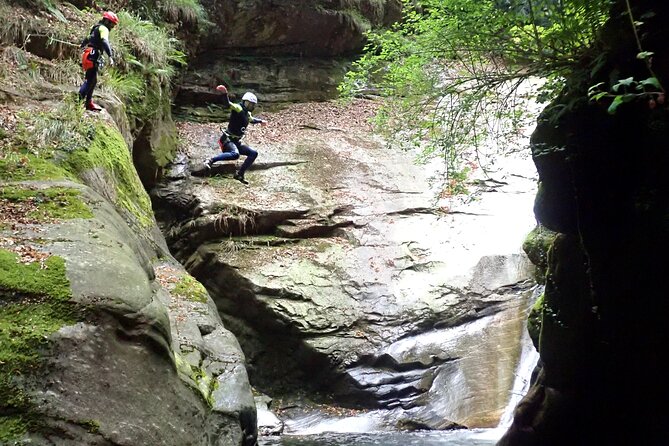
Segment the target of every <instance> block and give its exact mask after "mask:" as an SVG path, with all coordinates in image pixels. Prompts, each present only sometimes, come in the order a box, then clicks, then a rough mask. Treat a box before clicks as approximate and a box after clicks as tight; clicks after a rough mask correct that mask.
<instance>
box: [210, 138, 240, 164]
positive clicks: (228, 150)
mask: <svg viewBox="0 0 669 446" xmlns="http://www.w3.org/2000/svg"><path fill="white" fill-rule="evenodd" d="M237 158H239V149H237V145H236V144H235V143H234V142H232V141H228V142H226V143H225V144H224V145H223V153H221V154H219V155H216V156H215V157H213V158H212V159H211V161H210V162H212V163H215V162H216V161H228V160H236V159H237Z"/></svg>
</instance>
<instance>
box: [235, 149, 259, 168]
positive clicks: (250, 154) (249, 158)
mask: <svg viewBox="0 0 669 446" xmlns="http://www.w3.org/2000/svg"><path fill="white" fill-rule="evenodd" d="M239 153H240V154H242V155H246V159H245V160H244V162H243V163H242V167H240V168H239V172H238V173H239V175H241V176H244V172H246V169H248V168H249V167H251V164H253V162H254V161H255V160H256V158H258V152H256V151H255V150H253V149H252V148H250V147H249V146H247V145H245V144H241V145H240V146H239Z"/></svg>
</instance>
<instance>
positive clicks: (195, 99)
mask: <svg viewBox="0 0 669 446" xmlns="http://www.w3.org/2000/svg"><path fill="white" fill-rule="evenodd" d="M203 4H204V5H205V9H206V10H207V11H210V19H211V20H212V21H213V22H214V25H215V26H214V27H213V29H212V30H211V31H210V32H209V33H208V34H206V35H205V36H203V37H202V38H201V41H200V46H199V48H198V50H197V51H195V53H196V54H194V55H193V57H192V60H191V61H189V66H190V67H192V68H191V69H189V71H188V72H187V73H186V74H185V76H184V80H183V83H182V85H181V86H180V88H179V91H178V94H177V97H176V104H177V105H179V106H181V107H184V108H187V109H188V108H192V107H200V108H201V107H203V106H204V105H206V104H207V103H212V104H216V103H218V102H219V101H220V95H216V94H215V92H214V91H213V87H215V86H216V85H218V84H221V83H224V84H226V85H228V86H231V87H232V90H233V91H237V90H239V91H240V92H243V90H252V91H254V92H255V93H257V94H258V95H259V97H260V100H261V102H263V103H266V104H267V103H269V104H282V103H286V102H304V101H314V100H316V101H322V100H326V99H332V98H333V97H335V96H336V88H337V85H338V84H339V82H341V79H342V78H343V75H344V73H345V72H346V69H347V67H348V66H349V64H350V60H351V57H350V56H352V55H354V54H356V53H358V52H359V51H360V50H361V49H362V47H363V45H364V43H365V36H364V33H365V32H366V31H369V30H370V29H372V28H378V27H381V26H388V25H390V24H392V23H394V22H396V21H397V20H399V19H400V17H401V2H400V1H398V0H319V1H306V0H300V1H288V0H279V1H271V2H267V1H246V0H244V1H242V0H235V1H227V0H207V1H204V2H203ZM186 111H188V112H189V113H192V110H186ZM210 112H211V110H207V111H206V113H210ZM198 113H199V114H202V113H205V110H202V109H200V110H198Z"/></svg>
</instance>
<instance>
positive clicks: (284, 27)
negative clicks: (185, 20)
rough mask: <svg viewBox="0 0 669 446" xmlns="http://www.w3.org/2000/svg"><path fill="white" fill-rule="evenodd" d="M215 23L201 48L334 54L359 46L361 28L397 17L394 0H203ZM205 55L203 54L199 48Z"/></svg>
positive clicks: (230, 51)
mask: <svg viewBox="0 0 669 446" xmlns="http://www.w3.org/2000/svg"><path fill="white" fill-rule="evenodd" d="M202 4H203V6H204V7H205V9H206V10H207V11H210V20H211V21H212V22H214V24H215V25H216V26H215V27H214V28H213V29H212V30H211V32H210V33H209V34H208V35H207V36H205V37H203V38H202V48H201V50H202V52H203V53H209V52H222V53H227V54H233V55H240V54H243V55H279V54H281V55H292V56H305V57H314V56H339V55H342V54H347V53H353V52H356V51H359V50H360V49H362V45H363V43H364V36H363V34H364V33H365V32H366V31H368V30H370V29H371V28H372V27H376V26H381V25H389V24H391V23H394V22H395V21H397V20H398V19H399V18H400V11H401V3H400V2H399V1H398V0H317V1H309V0H297V1H290V0H274V1H271V2H267V1H262V0H251V1H248V0H233V1H226V0H205V1H203V2H202ZM205 56H206V54H205Z"/></svg>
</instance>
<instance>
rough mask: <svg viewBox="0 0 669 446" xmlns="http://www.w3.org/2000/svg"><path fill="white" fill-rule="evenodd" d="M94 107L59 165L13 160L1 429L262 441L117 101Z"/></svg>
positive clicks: (0, 296) (242, 375) (239, 357)
mask: <svg viewBox="0 0 669 446" xmlns="http://www.w3.org/2000/svg"><path fill="white" fill-rule="evenodd" d="M105 117H106V118H105ZM86 119H92V120H94V122H96V124H94V127H92V128H93V129H94V130H92V132H93V133H92V134H93V135H94V136H93V140H92V141H91V142H90V144H89V145H88V146H87V147H86V148H83V147H71V148H70V150H71V151H70V153H69V154H67V155H65V154H61V156H60V157H58V158H57V159H58V160H59V162H58V166H55V165H54V166H53V167H51V170H50V172H51V173H50V175H49V178H45V179H43V180H41V181H18V180H20V179H21V177H16V178H12V176H11V175H9V174H7V172H9V171H3V172H4V174H5V176H4V177H3V183H2V185H1V186H0V203H1V204H2V206H3V217H2V219H1V220H0V222H1V224H0V260H1V261H0V328H1V330H0V340H1V341H2V342H1V343H0V344H1V346H0V358H1V359H2V360H1V361H0V390H1V393H2V399H1V400H0V441H2V443H3V444H35V445H48V444H59V445H73V446H74V445H77V446H80V445H102V444H105V445H106V444H156V445H158V444H159V445H174V446H177V445H179V446H182V445H185V444H193V445H221V446H224V445H225V446H232V445H242V444H254V443H255V435H256V411H255V405H254V401H253V396H252V395H251V390H250V386H249V383H248V378H247V375H246V370H245V367H244V355H243V353H242V352H241V350H240V348H239V344H238V343H237V341H236V339H235V338H234V336H232V334H231V333H230V332H229V331H227V330H226V329H225V328H224V326H223V324H222V322H221V319H220V317H219V316H218V313H217V311H216V308H215V306H214V304H213V302H212V301H211V300H210V298H209V296H208V294H207V293H206V291H205V290H204V288H202V285H200V284H199V283H198V282H197V281H195V280H194V279H193V278H192V277H191V276H190V275H189V274H188V273H186V272H185V271H184V269H183V268H182V267H181V266H180V265H179V264H178V263H176V261H175V260H174V259H173V258H172V257H171V256H170V255H169V252H168V251H167V247H166V245H165V242H164V239H163V238H162V236H161V234H160V233H159V232H158V230H157V228H156V225H155V220H154V219H153V214H152V212H151V209H150V206H149V200H148V196H147V195H146V193H145V192H144V190H143V189H142V188H141V184H140V182H139V178H138V177H137V175H136V173H135V170H134V168H133V166H132V161H131V158H130V151H129V149H128V147H127V145H125V142H124V140H123V139H122V136H121V134H120V133H119V132H118V130H117V129H116V127H115V126H114V125H113V122H112V121H111V118H110V117H109V115H107V114H106V112H102V116H101V117H94V118H91V117H87V118H85V122H88V121H86ZM105 120H106V122H105ZM98 156H99V157H100V158H98ZM25 162H26V164H24V168H25V169H28V170H30V169H34V168H35V167H34V166H35V165H33V164H32V163H37V162H38V161H31V160H29V159H27V160H26V161H25ZM4 166H5V165H4V164H3V165H2V167H3V168H4ZM17 172H19V171H12V175H15V174H16V175H18V173H17ZM32 172H33V173H32V174H31V175H35V173H34V170H33V171H32ZM19 173H20V172H19ZM74 177H77V178H78V179H80V180H81V182H75V181H73V178H74ZM54 191H56V192H58V193H57V194H56V192H54ZM60 191H67V193H65V192H60ZM54 194H55V195H54ZM31 197H32V198H31ZM33 208H36V210H34V209H33ZM66 211H67V212H66ZM31 212H32V213H31ZM36 216H40V217H39V218H38V217H36ZM44 275H46V277H47V279H45V280H42V279H40V278H41V277H42V276H44ZM10 442H11V443H10Z"/></svg>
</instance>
